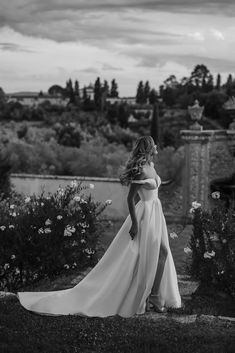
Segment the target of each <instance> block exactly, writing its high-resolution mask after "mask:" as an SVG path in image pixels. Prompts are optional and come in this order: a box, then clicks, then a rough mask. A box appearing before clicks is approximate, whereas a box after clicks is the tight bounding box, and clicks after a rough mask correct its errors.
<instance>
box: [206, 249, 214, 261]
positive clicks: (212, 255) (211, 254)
mask: <svg viewBox="0 0 235 353" xmlns="http://www.w3.org/2000/svg"><path fill="white" fill-rule="evenodd" d="M203 256H204V259H211V258H212V257H214V256H215V252H214V251H213V250H212V251H211V252H209V251H206V252H205V253H204V255H203Z"/></svg>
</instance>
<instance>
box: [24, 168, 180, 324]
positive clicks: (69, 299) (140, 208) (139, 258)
mask: <svg viewBox="0 0 235 353" xmlns="http://www.w3.org/2000/svg"><path fill="white" fill-rule="evenodd" d="M133 182H136V183H139V184H143V185H141V188H140V189H139V191H138V193H139V196H140V201H139V202H138V203H137V204H136V206H135V210H136V216H137V220H138V233H137V235H136V236H135V238H134V239H133V240H132V239H131V237H130V235H129V230H130V227H131V218H130V215H128V217H127V218H126V220H125V221H124V223H123V225H122V226H121V228H120V230H119V231H118V233H117V234H116V236H115V238H114V239H113V241H112V243H111V244H110V246H109V247H108V249H107V251H106V252H105V253H104V255H103V257H102V258H101V259H100V260H99V262H98V263H97V264H96V266H95V267H94V268H93V269H92V270H91V271H90V272H89V273H88V274H87V276H86V277H84V278H83V280H82V281H81V282H79V283H78V284H77V285H76V286H74V287H73V288H70V289H65V290H59V291H51V292H49V291H48V292H18V293H17V296H18V299H19V300H20V303H21V304H22V305H23V307H24V308H26V309H27V310H30V311H33V312H36V313H40V314H44V315H68V314H71V315H81V316H91V317H106V316H113V315H120V316H122V317H131V316H133V315H135V314H143V313H144V312H145V308H146V300H147V298H148V296H149V295H150V293H151V289H152V287H153V283H154V278H155V274H156V270H157V265H158V258H159V252H160V245H161V243H163V244H164V245H165V247H166V248H167V249H168V255H167V258H166V262H165V267H164V271H163V275H162V279H161V283H160V288H159V293H158V294H159V297H160V299H161V303H162V305H165V306H166V307H174V308H178V307H180V306H181V297H180V294H179V289H178V282H177V275H176V270H175V265H174V262H173V258H172V254H171V250H170V247H169V241H168V233H167V227H166V222H165V217H164V214H163V211H162V206H161V202H160V199H159V198H158V188H159V186H160V184H161V178H160V177H159V176H158V175H157V182H156V180H155V179H152V178H149V179H144V180H139V181H133ZM147 182H148V183H150V184H152V186H153V187H154V189H151V190H149V189H146V188H145V187H144V184H145V183H147Z"/></svg>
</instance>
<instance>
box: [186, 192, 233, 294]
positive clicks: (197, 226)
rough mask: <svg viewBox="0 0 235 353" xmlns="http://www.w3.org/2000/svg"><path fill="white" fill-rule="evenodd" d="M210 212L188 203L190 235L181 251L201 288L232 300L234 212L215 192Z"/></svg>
mask: <svg viewBox="0 0 235 353" xmlns="http://www.w3.org/2000/svg"><path fill="white" fill-rule="evenodd" d="M212 199H213V202H214V203H215V204H214V206H213V207H212V209H211V210H210V211H209V210H203V209H202V207H201V204H199V203H197V202H193V203H192V208H191V209H190V213H191V215H192V223H193V233H192V236H191V239H190V242H189V246H188V247H187V248H185V249H184V251H185V252H186V253H187V254H188V256H189V257H190V259H189V260H190V261H189V262H188V263H187V270H188V272H189V274H190V275H192V276H193V277H194V278H195V279H197V280H199V281H200V283H201V285H202V286H205V287H209V286H212V287H214V288H215V289H218V290H222V291H225V292H227V293H228V294H230V295H232V296H233V297H235V257H234V247H235V246H234V245H235V239H234V235H235V211H234V209H233V207H232V206H230V207H229V208H228V209H227V208H226V207H225V205H224V202H223V200H221V199H220V194H219V192H215V193H212V194H211V200H212Z"/></svg>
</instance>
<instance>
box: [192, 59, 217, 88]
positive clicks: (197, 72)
mask: <svg viewBox="0 0 235 353" xmlns="http://www.w3.org/2000/svg"><path fill="white" fill-rule="evenodd" d="M211 76H212V75H211V73H210V71H209V70H208V68H207V67H206V66H205V65H203V64H201V65H196V66H195V67H194V69H193V71H192V72H191V76H190V83H191V84H192V85H193V86H195V87H197V88H202V89H205V90H206V86H207V84H208V81H210V80H211Z"/></svg>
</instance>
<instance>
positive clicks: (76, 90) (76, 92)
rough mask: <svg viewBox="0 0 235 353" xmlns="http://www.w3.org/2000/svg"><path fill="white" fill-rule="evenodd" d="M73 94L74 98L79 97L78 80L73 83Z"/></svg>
mask: <svg viewBox="0 0 235 353" xmlns="http://www.w3.org/2000/svg"><path fill="white" fill-rule="evenodd" d="M74 94H75V96H77V97H79V96H80V94H79V83H78V80H76V81H75V84H74Z"/></svg>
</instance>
